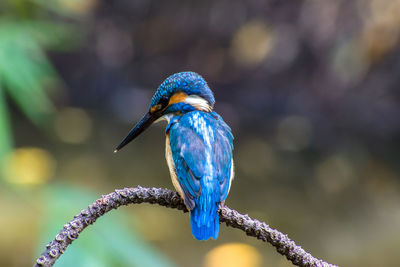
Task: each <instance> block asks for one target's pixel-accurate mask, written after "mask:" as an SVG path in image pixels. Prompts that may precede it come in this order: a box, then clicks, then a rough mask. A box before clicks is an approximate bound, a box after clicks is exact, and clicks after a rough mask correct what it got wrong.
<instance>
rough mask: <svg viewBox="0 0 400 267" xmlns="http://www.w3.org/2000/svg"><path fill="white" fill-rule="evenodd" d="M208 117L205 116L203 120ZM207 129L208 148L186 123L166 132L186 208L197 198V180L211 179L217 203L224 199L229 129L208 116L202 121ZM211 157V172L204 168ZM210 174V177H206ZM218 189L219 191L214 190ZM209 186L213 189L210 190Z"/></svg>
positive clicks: (229, 155)
mask: <svg viewBox="0 0 400 267" xmlns="http://www.w3.org/2000/svg"><path fill="white" fill-rule="evenodd" d="M207 117H208V116H207ZM204 119H206V120H207V124H208V125H209V126H211V127H207V128H206V129H204V130H205V131H212V133H210V132H209V133H208V135H210V136H213V138H210V139H211V140H208V141H209V144H206V142H205V140H204V135H207V133H204V132H203V133H202V134H203V137H201V136H200V135H199V134H200V132H199V131H197V130H196V129H194V128H193V125H192V124H190V123H185V118H182V119H181V120H180V122H177V123H176V124H175V125H173V126H172V127H171V129H170V131H169V138H170V146H171V151H172V156H173V160H174V164H175V169H176V173H177V176H178V180H179V183H180V185H181V187H182V190H183V192H184V194H185V196H184V199H185V203H186V205H187V206H188V207H189V208H191V209H192V208H193V207H194V199H195V198H196V197H199V196H200V193H201V184H202V183H201V179H202V178H203V177H205V176H209V175H212V176H213V179H215V180H214V181H215V182H216V183H215V184H214V186H215V188H214V189H212V190H213V191H215V190H218V191H219V192H215V193H218V194H219V196H220V201H224V200H225V199H226V197H227V195H228V191H229V186H230V181H231V178H233V177H231V173H232V172H231V170H232V168H233V166H232V149H233V146H232V139H233V137H232V134H231V133H230V128H229V127H228V126H227V125H226V124H225V122H224V121H223V120H222V118H220V117H218V118H217V119H216V118H215V117H214V118H212V117H211V116H209V117H208V118H204ZM207 154H208V155H211V160H212V162H211V163H212V165H213V166H212V168H210V166H207V165H208V164H209V163H210V161H209V160H207V159H206V157H207ZM209 172H212V173H209ZM218 185H219V188H217V187H218ZM214 186H213V187H214Z"/></svg>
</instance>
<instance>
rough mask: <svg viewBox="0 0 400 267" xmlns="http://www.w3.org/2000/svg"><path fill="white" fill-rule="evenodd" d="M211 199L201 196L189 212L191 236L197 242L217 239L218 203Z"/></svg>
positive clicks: (210, 197)
mask: <svg viewBox="0 0 400 267" xmlns="http://www.w3.org/2000/svg"><path fill="white" fill-rule="evenodd" d="M212 198H213V197H212V196H210V195H208V196H207V194H206V195H201V196H200V197H199V198H198V199H197V200H196V201H195V203H196V204H195V207H194V209H193V210H192V211H191V212H190V224H191V227H192V234H193V236H194V237H195V238H196V239H197V240H208V239H209V238H213V239H217V237H218V233H219V215H218V201H213V199H212Z"/></svg>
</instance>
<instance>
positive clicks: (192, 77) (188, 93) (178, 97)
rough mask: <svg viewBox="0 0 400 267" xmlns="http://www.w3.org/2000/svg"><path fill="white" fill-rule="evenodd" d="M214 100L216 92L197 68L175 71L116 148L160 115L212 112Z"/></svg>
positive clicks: (120, 146)
mask: <svg viewBox="0 0 400 267" xmlns="http://www.w3.org/2000/svg"><path fill="white" fill-rule="evenodd" d="M214 103H215V99H214V95H213V93H212V91H211V89H210V88H209V87H208V85H207V83H206V81H205V80H204V79H203V77H201V76H200V75H199V74H197V73H194V72H179V73H175V74H173V75H171V76H169V77H168V78H167V79H165V80H164V82H163V83H162V84H161V85H160V86H159V87H158V89H157V91H156V93H155V94H154V96H153V98H152V100H151V103H150V107H149V111H148V112H147V113H146V114H145V115H144V117H143V118H142V119H141V120H140V121H139V122H138V123H137V124H136V126H135V127H133V128H132V130H131V131H130V132H129V133H128V135H127V136H126V137H125V139H124V140H122V142H121V144H119V145H118V146H117V148H116V149H115V150H114V152H117V151H118V150H120V149H121V148H122V147H124V146H125V145H127V144H128V143H129V142H131V141H132V140H133V139H134V138H135V137H137V136H138V135H139V134H141V133H142V132H143V131H144V130H146V129H147V128H148V127H149V126H150V125H151V124H152V123H153V122H155V121H156V120H157V119H159V118H161V117H169V116H171V115H174V114H183V113H186V112H190V111H193V110H201V111H205V112H211V111H212V109H213V106H214Z"/></svg>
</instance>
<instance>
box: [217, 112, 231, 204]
mask: <svg viewBox="0 0 400 267" xmlns="http://www.w3.org/2000/svg"><path fill="white" fill-rule="evenodd" d="M212 115H213V117H214V118H215V119H216V122H217V126H216V127H215V129H216V130H215V134H214V136H215V141H214V144H213V162H214V164H215V169H216V177H217V178H218V181H219V184H220V201H225V199H226V197H227V196H228V193H229V189H230V184H231V182H232V179H233V174H234V172H233V156H232V150H233V135H232V133H231V128H230V127H229V126H228V125H227V124H226V123H225V122H224V120H223V119H222V118H221V116H219V115H218V114H217V113H215V112H213V114H212Z"/></svg>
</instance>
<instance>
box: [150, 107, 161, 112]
mask: <svg viewBox="0 0 400 267" xmlns="http://www.w3.org/2000/svg"><path fill="white" fill-rule="evenodd" d="M160 108H161V107H160V105H155V106H152V107H151V109H150V113H154V112H156V111H158V110H159V109H160Z"/></svg>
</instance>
